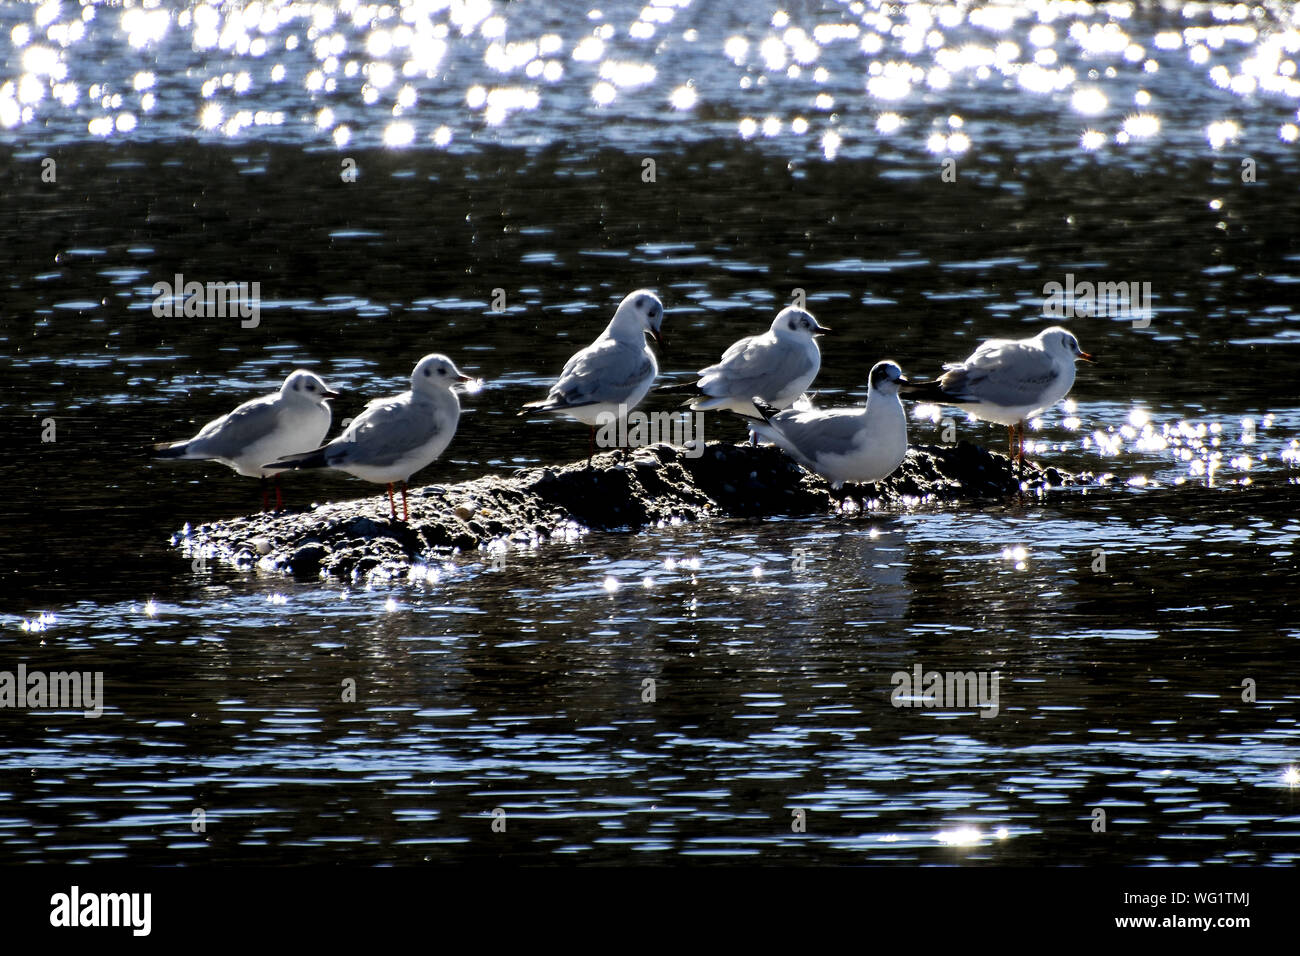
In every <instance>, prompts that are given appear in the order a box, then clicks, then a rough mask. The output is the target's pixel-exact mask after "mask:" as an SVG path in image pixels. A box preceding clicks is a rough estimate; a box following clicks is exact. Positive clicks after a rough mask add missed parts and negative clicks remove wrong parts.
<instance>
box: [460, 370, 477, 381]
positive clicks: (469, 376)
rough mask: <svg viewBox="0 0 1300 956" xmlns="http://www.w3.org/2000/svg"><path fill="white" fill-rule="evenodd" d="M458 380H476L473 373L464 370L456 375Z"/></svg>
mask: <svg viewBox="0 0 1300 956" xmlns="http://www.w3.org/2000/svg"><path fill="white" fill-rule="evenodd" d="M456 380H457V381H458V382H472V381H474V376H473V375H466V374H465V373H464V372H462V373H461V374H460V375H458V376H457V377H456Z"/></svg>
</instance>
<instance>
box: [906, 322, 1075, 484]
mask: <svg viewBox="0 0 1300 956" xmlns="http://www.w3.org/2000/svg"><path fill="white" fill-rule="evenodd" d="M1076 359H1083V361H1085V362H1095V361H1096V360H1095V359H1094V358H1093V356H1092V355H1090V354H1089V353H1087V352H1085V351H1083V349H1081V348H1079V340H1078V339H1076V338H1075V337H1074V333H1072V332H1070V331H1068V330H1066V329H1063V328H1061V327H1060V326H1059V325H1055V326H1052V327H1051V328H1050V329H1043V331H1041V332H1039V333H1038V334H1037V335H1035V336H1034V337H1033V338H1028V339H989V340H988V341H986V342H983V343H981V344H980V347H979V348H977V349H976V350H975V351H974V352H972V353H971V355H970V357H969V358H967V359H966V361H964V362H952V363H949V364H946V365H944V368H945V369H947V371H946V372H944V373H943V374H942V375H940V376H939V377H938V378H937V379H934V380H933V381H930V382H916V383H914V384H915V390H914V395H913V397H915V398H917V399H918V400H922V401H928V402H934V403H935V404H938V405H957V406H960V407H961V408H963V409H964V410H965V411H966V412H967V413H969V414H971V415H973V416H974V417H976V418H979V419H982V420H983V421H986V422H994V423H996V424H998V425H1006V426H1007V430H1008V436H1007V451H1008V454H1013V449H1014V448H1015V443H1016V434H1017V432H1019V435H1020V445H1019V451H1018V452H1017V453H1014V457H1016V458H1017V460H1018V461H1020V462H1023V461H1024V458H1025V421H1026V420H1027V419H1030V418H1033V417H1034V416H1035V415H1040V414H1042V413H1043V412H1044V411H1046V410H1047V409H1049V408H1051V407H1052V406H1053V405H1055V404H1056V403H1057V402H1059V401H1060V400H1061V399H1063V398H1065V396H1066V395H1068V394H1069V392H1070V389H1071V388H1072V387H1073V386H1074V363H1075V360H1076Z"/></svg>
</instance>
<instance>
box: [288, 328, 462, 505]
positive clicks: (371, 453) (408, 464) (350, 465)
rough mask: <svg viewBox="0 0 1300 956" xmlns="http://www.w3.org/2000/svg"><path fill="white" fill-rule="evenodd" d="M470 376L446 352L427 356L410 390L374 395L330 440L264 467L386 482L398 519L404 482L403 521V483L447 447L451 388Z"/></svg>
mask: <svg viewBox="0 0 1300 956" xmlns="http://www.w3.org/2000/svg"><path fill="white" fill-rule="evenodd" d="M469 381H471V379H470V377H469V376H468V375H465V374H462V372H461V371H460V369H458V368H456V363H455V362H453V361H452V360H451V359H449V358H447V356H445V355H438V354H436V353H434V354H431V355H426V356H425V357H424V358H422V359H420V361H419V362H417V363H416V366H415V371H414V372H412V373H411V390H410V391H409V392H403V393H402V394H400V395H394V396H391V397H390V398H376V399H374V400H373V401H372V402H370V403H369V404H368V405H366V409H365V411H363V412H362V413H361V414H360V415H358V416H357V417H356V418H355V419H353V420H352V424H351V425H349V426H348V428H347V430H346V431H345V432H343V434H341V435H339V437H338V438H335V439H334V440H333V441H332V442H330V443H329V444H328V445H325V446H324V447H322V448H317V449H316V450H315V451H310V452H307V453H306V454H301V455H289V456H286V457H283V458H280V459H278V460H277V461H273V462H271V463H270V464H269V465H268V466H267V467H268V468H333V469H335V470H336V471H343V472H347V473H348V474H349V475H355V476H356V477H357V478H363V479H365V480H366V481H373V482H375V483H377V484H381V485H382V484H387V485H388V506H389V508H391V509H392V513H393V520H394V521H396V520H397V504H396V502H395V501H394V500H393V483H394V482H400V483H401V485H402V520H403V521H406V520H408V519H409V517H410V512H409V511H408V510H407V505H406V482H407V481H408V480H410V477H411V475H413V474H415V473H416V472H417V471H419V470H420V469H421V468H423V467H425V466H426V465H428V464H431V463H432V462H433V461H434V460H435V459H436V458H438V456H439V455H441V454H442V453H443V452H444V451H446V450H447V446H448V445H449V444H451V439H452V436H453V435H455V434H456V423H457V422H458V421H460V400H459V399H457V398H456V393H455V392H453V391H452V390H451V387H452V386H453V385H454V384H456V383H457V382H469Z"/></svg>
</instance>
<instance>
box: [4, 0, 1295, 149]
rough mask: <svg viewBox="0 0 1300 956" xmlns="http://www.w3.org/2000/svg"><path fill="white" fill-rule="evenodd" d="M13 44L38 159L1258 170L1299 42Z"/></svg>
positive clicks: (600, 25) (1154, 31)
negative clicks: (1093, 163) (533, 150)
mask: <svg viewBox="0 0 1300 956" xmlns="http://www.w3.org/2000/svg"><path fill="white" fill-rule="evenodd" d="M0 30H3V33H2V34H0V45H3V46H5V47H7V49H5V63H6V66H7V69H6V71H5V74H4V76H3V77H0V127H2V128H3V129H5V130H9V131H11V135H12V136H15V137H16V138H17V140H18V141H20V142H41V143H45V144H47V145H48V144H50V143H52V142H59V143H68V142H73V141H84V140H86V139H87V138H91V139H106V140H113V139H120V138H126V139H158V138H171V137H173V136H175V135H176V132H177V130H186V131H188V134H189V135H193V136H196V137H199V138H200V139H204V140H206V139H207V138H209V137H216V138H221V139H226V140H230V141H236V142H257V141H266V142H294V143H300V142H306V143H317V144H320V145H323V146H333V147H338V148H345V147H351V148H360V147H373V146H380V145H383V146H388V147H392V148H408V147H422V148H434V149H446V148H460V147H461V144H465V143H467V142H471V141H472V142H473V143H475V144H479V145H481V144H483V143H485V142H492V143H499V144H512V145H545V144H551V143H561V142H563V143H568V144H570V145H575V146H577V147H579V148H582V149H588V148H591V147H592V146H594V145H596V144H598V143H599V144H610V143H614V144H618V145H622V146H628V147H637V146H639V147H640V148H645V147H646V146H649V145H661V144H664V143H680V142H681V141H682V140H683V138H686V139H690V140H710V139H718V138H723V137H740V138H742V139H745V140H767V141H774V142H775V143H779V144H780V147H779V148H780V149H782V150H784V151H788V152H794V153H796V154H801V153H805V152H809V151H812V152H814V153H820V154H821V155H823V156H824V157H825V158H827V159H834V158H835V157H836V156H838V155H841V154H843V155H846V156H855V157H862V156H868V155H874V154H878V153H881V154H890V153H895V151H896V152H897V154H898V155H903V156H909V157H911V158H913V159H916V158H919V157H923V156H925V155H927V154H942V155H945V156H953V157H967V156H974V157H980V156H982V155H983V154H985V153H987V152H988V151H989V150H990V149H992V150H993V151H994V152H997V151H1001V150H1002V149H1005V148H1006V147H1007V146H1008V145H1014V144H1008V143H1007V137H1006V135H1005V124H1006V121H1007V118H1008V116H1009V115H1010V116H1014V117H1016V118H1017V119H1018V120H1019V121H1023V122H1034V123H1035V124H1036V125H1037V133H1038V136H1037V139H1038V142H1036V143H1035V144H1033V148H1035V149H1040V148H1042V147H1044V146H1047V147H1050V148H1055V149H1061V150H1074V151H1081V152H1097V151H1103V150H1120V151H1123V150H1125V149H1127V148H1130V147H1133V146H1138V145H1141V144H1143V143H1149V142H1150V141H1152V140H1164V141H1166V142H1168V143H1170V144H1172V145H1173V146H1174V147H1175V148H1179V149H1191V148H1194V147H1199V148H1209V149H1212V150H1215V151H1218V150H1223V149H1226V148H1228V147H1233V148H1235V149H1238V150H1241V151H1242V154H1243V155H1251V156H1257V155H1260V154H1268V153H1273V152H1277V151H1278V150H1281V149H1285V148H1286V147H1287V146H1289V145H1290V144H1294V143H1295V142H1296V140H1297V138H1300V127H1298V126H1297V123H1296V120H1297V113H1296V101H1297V100H1298V99H1300V77H1297V76H1296V54H1297V51H1300V29H1298V28H1297V26H1296V24H1295V22H1294V18H1293V17H1292V16H1291V14H1290V11H1289V8H1287V7H1285V6H1277V5H1271V4H1270V5H1263V4H1261V5H1246V4H1240V3H1239V4H1227V3H1222V4H1219V3H1203V4H1200V3H1198V4H1134V3H1127V2H1120V3H1104V4H1077V3H1072V2H1058V0H1042V2H1036V3H1030V4H1020V5H1011V4H1005V5H1001V4H980V5H960V4H948V3H925V2H918V3H907V4H882V3H874V2H872V3H867V2H860V0H855V2H850V3H837V4H825V5H813V6H810V5H805V4H790V5H788V6H787V5H783V4H779V3H771V4H764V3H755V2H747V3H742V4H739V5H737V4H724V5H719V4H705V3H699V2H695V3H692V2H691V0H651V2H649V3H648V4H643V3H642V2H641V0H637V2H635V3H629V2H625V0H620V2H613V3H602V4H600V5H599V6H592V7H590V8H588V9H582V8H580V7H574V6H572V5H569V6H567V7H559V8H557V7H556V6H555V5H554V4H547V3H545V2H542V0H522V2H515V3H510V4H505V3H494V2H492V0H468V2H462V0H454V2H452V0H443V2H436V0H435V2H419V3H402V4H368V3H361V2H354V0H338V2H332V3H330V2H317V3H282V4H276V3H262V2H252V3H241V4H215V3H213V4H209V3H189V4H185V5H176V6H173V5H170V4H166V5H165V4H162V3H161V2H159V0H125V2H124V3H122V4H121V5H120V6H118V5H112V6H109V5H101V4H92V3H87V4H84V5H78V4H75V3H70V2H59V0H45V2H43V3H39V4H33V5H21V6H20V5H11V6H10V7H8V8H6V9H5V10H4V11H0ZM142 63H144V64H147V68H145V69H141V68H140V66H141V64H142ZM1247 113H1249V119H1247V118H1246V115H1247ZM1031 117H1032V119H1031ZM1047 117H1050V119H1048V118H1047ZM465 148H468V147H467V146H466V147H465Z"/></svg>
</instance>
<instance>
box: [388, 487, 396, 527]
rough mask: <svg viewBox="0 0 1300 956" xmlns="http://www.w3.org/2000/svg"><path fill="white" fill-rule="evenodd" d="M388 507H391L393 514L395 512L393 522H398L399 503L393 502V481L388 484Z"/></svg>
mask: <svg viewBox="0 0 1300 956" xmlns="http://www.w3.org/2000/svg"><path fill="white" fill-rule="evenodd" d="M388 507H389V508H390V509H392V512H393V520H394V521H396V520H397V502H395V501H394V500H393V483H392V482H391V481H390V482H389V483H388Z"/></svg>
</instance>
